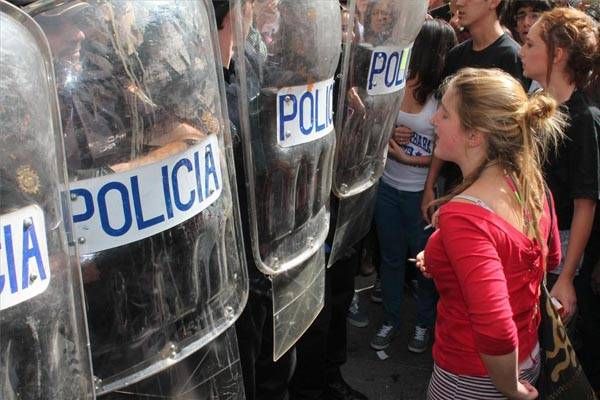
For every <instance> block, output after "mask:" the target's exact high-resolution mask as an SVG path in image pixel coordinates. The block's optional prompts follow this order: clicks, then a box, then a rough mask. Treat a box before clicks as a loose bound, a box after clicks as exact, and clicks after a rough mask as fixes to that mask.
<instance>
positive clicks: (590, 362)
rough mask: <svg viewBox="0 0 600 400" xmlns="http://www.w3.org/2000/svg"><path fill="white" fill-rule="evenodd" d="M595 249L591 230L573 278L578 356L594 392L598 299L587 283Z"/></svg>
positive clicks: (598, 381)
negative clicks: (575, 298)
mask: <svg viewBox="0 0 600 400" xmlns="http://www.w3.org/2000/svg"><path fill="white" fill-rule="evenodd" d="M596 212H598V211H596ZM599 247H600V231H592V235H591V236H590V239H589V241H588V245H587V248H586V250H585V255H584V258H583V265H582V266H581V270H580V271H579V275H578V276H577V277H576V278H575V290H576V292H577V307H578V308H579V315H580V324H579V326H578V333H579V338H580V340H581V348H580V349H579V350H580V351H579V354H578V357H579V359H580V360H581V364H582V366H583V370H584V371H585V374H586V376H587V377H588V380H589V381H590V383H591V384H592V386H593V387H594V390H596V391H598V390H600V296H598V295H597V294H595V293H594V292H593V291H592V287H591V285H590V280H591V275H592V270H593V268H594V266H595V265H596V264H597V263H598V262H600V248H599Z"/></svg>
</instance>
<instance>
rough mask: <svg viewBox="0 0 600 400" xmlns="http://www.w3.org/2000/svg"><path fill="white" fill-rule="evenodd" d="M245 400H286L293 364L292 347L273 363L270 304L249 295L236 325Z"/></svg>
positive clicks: (265, 298)
mask: <svg viewBox="0 0 600 400" xmlns="http://www.w3.org/2000/svg"><path fill="white" fill-rule="evenodd" d="M236 333H237V340H238V346H239V351H240V361H241V364H242V373H243V375H244V389H245V392H246V399H247V400H287V399H288V398H289V393H288V385H289V382H290V379H291V377H292V374H293V373H294V367H295V363H296V351H295V349H294V348H293V347H292V348H291V349H290V350H288V352H287V353H286V354H284V355H283V356H282V357H281V358H280V359H279V360H277V362H273V302H272V299H271V298H270V297H269V296H266V295H263V294H258V293H256V292H253V291H250V295H249V297H248V304H246V308H244V311H243V312H242V315H241V316H240V318H239V319H238V320H237V322H236Z"/></svg>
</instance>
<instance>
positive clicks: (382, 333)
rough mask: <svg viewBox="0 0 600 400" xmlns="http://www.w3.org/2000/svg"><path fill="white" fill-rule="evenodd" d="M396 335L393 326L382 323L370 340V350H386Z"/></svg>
mask: <svg viewBox="0 0 600 400" xmlns="http://www.w3.org/2000/svg"><path fill="white" fill-rule="evenodd" d="M397 333H398V330H397V329H396V328H394V325H392V324H391V323H388V322H384V323H383V324H382V325H381V327H380V328H379V330H378V331H377V333H376V334H375V336H373V339H372V340H371V348H372V349H373V350H384V349H387V348H388V347H389V346H390V343H392V340H393V339H394V337H395V336H396V334H397Z"/></svg>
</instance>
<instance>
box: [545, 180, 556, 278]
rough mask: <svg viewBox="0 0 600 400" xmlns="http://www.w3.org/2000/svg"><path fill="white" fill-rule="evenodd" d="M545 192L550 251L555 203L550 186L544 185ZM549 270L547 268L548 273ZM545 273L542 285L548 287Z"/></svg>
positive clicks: (547, 243)
mask: <svg viewBox="0 0 600 400" xmlns="http://www.w3.org/2000/svg"><path fill="white" fill-rule="evenodd" d="M544 192H545V194H546V202H547V203H548V210H549V211H550V232H549V233H548V240H547V242H546V245H547V246H548V250H550V241H551V240H552V235H553V233H554V223H555V222H554V201H552V194H551V193H550V188H549V187H548V185H546V184H544ZM547 270H548V268H546V271H547ZM546 271H544V279H543V280H542V285H543V286H544V287H546V275H547V272H546Z"/></svg>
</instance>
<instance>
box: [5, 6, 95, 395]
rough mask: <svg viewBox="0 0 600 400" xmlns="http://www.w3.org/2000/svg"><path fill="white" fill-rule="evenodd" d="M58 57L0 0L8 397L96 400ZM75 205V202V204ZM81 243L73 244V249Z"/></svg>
mask: <svg viewBox="0 0 600 400" xmlns="http://www.w3.org/2000/svg"><path fill="white" fill-rule="evenodd" d="M52 76H53V72H52V62H51V58H50V49H49V48H48V43H47V42H46V39H45V38H44V35H43V33H42V31H41V30H40V28H39V27H38V26H37V25H36V24H35V22H34V21H33V20H32V19H31V18H30V17H28V16H27V15H26V14H25V13H23V12H21V11H20V10H18V9H17V8H15V7H13V6H12V5H10V4H8V3H6V2H4V1H0V121H1V124H0V398H1V399H3V400H16V399H48V400H75V399H92V398H94V391H93V381H92V372H91V362H90V354H89V348H88V346H87V343H88V337H87V327H86V322H85V308H84V303H83V291H82V282H81V271H80V268H79V262H78V260H77V256H76V253H75V248H74V244H71V245H70V244H69V243H70V238H71V237H72V232H71V228H72V225H71V221H70V214H69V210H68V207H67V208H65V209H64V213H65V214H64V215H63V209H62V205H61V193H62V192H63V191H64V190H65V185H66V182H67V177H66V169H65V162H64V155H63V152H62V135H61V130H60V121H59V118H58V108H57V104H56V88H55V86H54V81H53V79H52ZM67 205H68V203H67ZM71 243H72V241H71Z"/></svg>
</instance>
